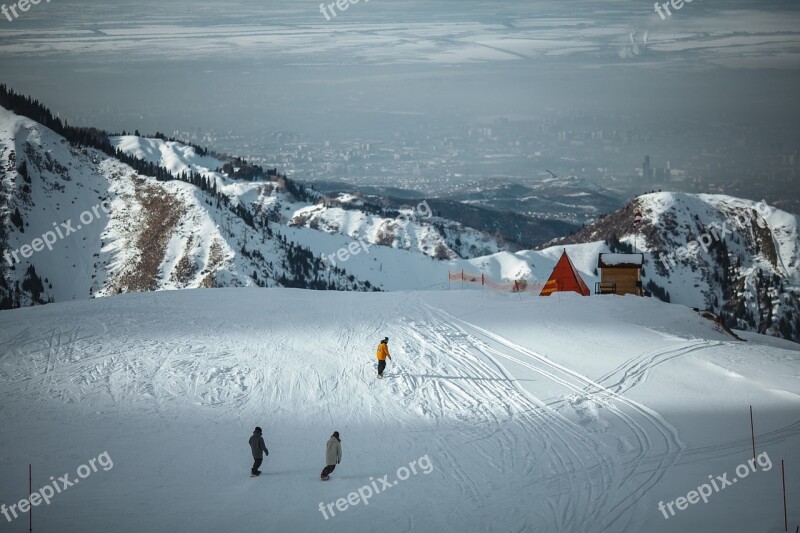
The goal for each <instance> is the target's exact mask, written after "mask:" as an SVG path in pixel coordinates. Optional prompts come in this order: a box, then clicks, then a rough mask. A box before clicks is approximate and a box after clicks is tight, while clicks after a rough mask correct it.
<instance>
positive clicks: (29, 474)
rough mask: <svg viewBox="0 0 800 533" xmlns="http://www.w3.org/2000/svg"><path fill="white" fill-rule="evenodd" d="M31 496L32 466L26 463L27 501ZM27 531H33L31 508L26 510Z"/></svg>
mask: <svg viewBox="0 0 800 533" xmlns="http://www.w3.org/2000/svg"><path fill="white" fill-rule="evenodd" d="M32 495H33V466H32V465H31V464H30V463H28V501H30V498H31V496H32ZM28 531H29V532H30V531H33V506H32V505H31V506H30V508H29V509H28Z"/></svg>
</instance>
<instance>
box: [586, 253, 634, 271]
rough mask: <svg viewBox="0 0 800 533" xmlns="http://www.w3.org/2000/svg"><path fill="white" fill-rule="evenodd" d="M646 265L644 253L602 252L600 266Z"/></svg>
mask: <svg viewBox="0 0 800 533" xmlns="http://www.w3.org/2000/svg"><path fill="white" fill-rule="evenodd" d="M642 265H644V254H642V253H637V254H600V255H599V256H598V257H597V266H598V268H638V269H641V268H642Z"/></svg>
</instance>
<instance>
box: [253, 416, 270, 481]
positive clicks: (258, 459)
mask: <svg viewBox="0 0 800 533" xmlns="http://www.w3.org/2000/svg"><path fill="white" fill-rule="evenodd" d="M249 442H250V450H251V451H252V452H253V468H252V469H251V470H250V473H251V474H253V475H254V476H258V475H261V470H259V469H258V467H260V466H261V463H263V462H264V458H263V456H262V452H263V453H264V454H266V455H269V450H267V445H266V444H264V437H262V436H261V428H260V427H258V426H256V429H255V431H253V436H252V437H250V441H249Z"/></svg>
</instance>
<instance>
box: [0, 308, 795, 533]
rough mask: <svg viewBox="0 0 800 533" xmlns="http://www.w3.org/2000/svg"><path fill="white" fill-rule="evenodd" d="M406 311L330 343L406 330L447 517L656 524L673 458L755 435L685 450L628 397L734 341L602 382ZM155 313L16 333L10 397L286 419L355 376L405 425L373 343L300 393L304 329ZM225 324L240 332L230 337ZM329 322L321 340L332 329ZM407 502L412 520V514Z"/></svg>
mask: <svg viewBox="0 0 800 533" xmlns="http://www.w3.org/2000/svg"><path fill="white" fill-rule="evenodd" d="M396 314H397V315H398V316H402V317H414V318H413V319H409V318H404V319H402V320H400V319H398V320H397V321H388V322H387V321H385V320H384V319H383V318H375V319H373V320H369V319H363V320H362V321H361V322H359V323H360V324H362V326H360V329H359V330H357V331H356V330H353V329H348V328H347V327H346V326H345V325H342V326H341V329H339V331H338V336H336V338H335V339H334V340H333V341H332V343H333V344H334V345H335V346H336V347H337V350H339V351H340V352H341V354H345V353H349V352H352V351H353V350H356V349H358V348H357V346H359V343H360V342H361V339H364V338H372V337H375V336H376V334H377V332H379V331H383V330H386V331H393V332H396V333H393V336H396V337H399V338H400V339H402V340H401V342H400V343H399V344H397V345H394V347H393V348H392V351H393V354H394V356H395V361H393V365H392V367H391V371H387V375H386V378H385V379H384V382H385V383H386V385H387V387H386V388H387V389H388V394H389V395H390V397H391V401H392V402H395V403H396V404H397V407H396V408H397V409H399V410H400V411H401V412H403V411H407V412H414V413H415V414H416V415H417V416H418V417H421V418H422V419H424V420H426V421H429V422H430V423H431V424H432V425H433V426H434V427H435V428H436V430H435V431H431V432H430V433H428V432H426V435H425V440H426V444H425V446H426V447H427V448H428V449H430V450H431V453H435V454H436V458H437V470H439V471H441V472H446V475H447V476H449V478H450V479H451V480H452V484H451V485H452V487H453V488H454V489H455V490H454V491H453V494H452V495H451V497H450V500H449V502H450V503H449V508H450V509H449V511H448V512H447V516H446V518H445V522H447V523H450V522H451V520H454V513H457V512H458V511H459V510H460V509H462V508H463V506H464V505H465V503H464V502H467V504H468V505H469V506H471V507H474V508H485V507H486V506H487V505H492V506H500V508H499V509H495V512H502V513H504V514H506V515H508V514H512V515H513V516H515V517H517V520H518V522H516V523H514V527H515V529H516V530H517V531H553V532H559V531H582V532H587V533H591V532H606V531H608V532H610V531H621V530H635V529H637V528H638V527H639V526H640V525H641V523H642V520H643V516H642V512H643V511H642V510H640V509H637V507H636V504H637V501H638V500H639V498H640V497H641V496H642V495H644V494H646V493H647V492H648V491H650V490H651V489H652V488H653V487H654V486H655V485H656V484H657V483H658V482H659V481H660V480H661V478H662V477H663V475H664V474H665V473H666V472H667V471H668V470H669V469H670V468H671V467H672V466H674V465H676V464H684V463H689V462H694V461H699V460H701V459H702V458H703V457H705V456H707V455H711V454H713V455H716V456H719V455H720V454H723V455H725V454H731V455H733V454H735V453H739V452H741V451H742V450H743V449H746V448H748V447H749V446H750V443H749V441H747V440H746V439H745V440H736V441H732V442H729V443H724V444H715V445H712V446H706V447H700V448H694V449H690V450H686V447H685V445H684V444H683V443H682V442H681V440H680V438H679V435H678V432H677V431H676V430H675V428H673V427H672V426H671V425H670V424H668V423H667V422H666V421H665V420H664V419H663V418H662V417H661V415H660V414H659V413H657V412H655V411H653V410H652V409H650V408H648V407H646V406H645V405H642V404H640V403H638V402H636V401H633V400H631V399H629V398H626V397H624V396H623V394H624V393H626V392H628V391H630V390H631V389H632V388H634V387H636V386H637V385H639V384H641V383H643V382H644V381H646V380H647V377H648V375H649V373H650V372H651V371H652V370H653V369H655V368H656V367H657V366H659V365H662V364H664V363H666V362H668V361H671V360H673V359H676V358H678V357H683V356H686V355H689V354H691V353H694V352H696V351H699V350H703V349H707V348H709V347H714V346H721V345H723V344H724V343H722V342H715V341H692V342H684V343H683V344H681V345H679V346H675V347H671V348H669V349H660V350H650V351H647V352H644V353H641V354H639V355H637V356H636V357H633V358H631V359H628V360H626V361H625V362H623V363H622V364H621V365H619V366H618V367H617V368H614V369H612V370H610V371H609V372H607V373H606V374H604V375H603V376H601V377H600V378H598V379H597V380H592V379H590V378H588V377H586V376H584V375H582V374H580V373H578V372H575V371H573V370H571V369H569V368H567V367H565V366H562V365H560V364H558V363H556V362H554V361H553V360H551V359H548V358H547V357H546V356H544V355H542V354H540V353H538V352H536V351H534V350H532V349H528V348H525V347H523V346H520V345H517V344H515V343H513V342H511V341H509V340H508V339H506V338H504V337H502V336H500V335H497V334H495V333H493V332H491V331H488V330H486V329H483V328H481V327H479V326H477V325H474V324H471V323H469V322H467V321H465V320H463V319H460V318H457V317H454V316H452V315H450V314H449V313H447V312H445V311H443V310H440V309H438V308H435V307H432V306H431V305H429V304H427V303H425V302H424V301H423V300H422V299H421V298H419V297H416V298H414V297H413V296H412V295H409V297H408V298H406V299H405V300H404V301H402V302H401V304H400V305H398V309H397V313H396ZM276 320H280V319H276ZM151 321H152V319H148V318H145V317H144V316H143V315H139V316H133V317H130V316H126V315H122V316H115V317H108V320H107V321H105V322H104V321H101V320H99V319H96V318H95V319H92V322H93V324H92V325H91V326H90V325H88V324H87V323H85V322H84V323H79V325H73V324H74V322H72V319H64V320H63V321H62V322H58V321H56V322H55V323H54V324H53V325H52V326H51V327H50V328H48V329H47V330H39V329H38V328H35V327H25V328H20V329H19V331H15V332H13V333H11V334H7V335H4V336H3V338H2V339H0V354H2V355H0V360H3V359H5V358H6V357H7V356H8V354H10V353H14V354H16V355H22V354H24V357H16V358H13V359H10V360H8V361H10V362H4V363H3V364H0V381H2V382H3V383H4V385H3V392H4V394H19V393H26V394H33V393H34V392H36V394H37V395H42V396H43V397H45V398H48V397H49V398H50V399H55V400H58V401H61V402H65V403H76V404H77V405H78V406H79V408H80V409H81V410H84V411H88V410H89V409H90V408H92V409H93V407H91V406H92V405H93V400H94V399H95V398H96V397H97V396H98V395H102V394H105V395H107V396H108V398H110V400H111V402H112V403H113V404H114V405H116V406H118V407H119V408H120V409H123V410H124V409H131V410H133V409H134V408H135V409H136V410H138V411H144V412H153V413H155V412H158V413H163V412H165V411H168V410H171V409H174V408H175V405H176V404H184V405H185V404H190V405H191V406H192V407H197V406H200V407H211V408H212V409H220V410H221V413H220V415H224V416H230V417H232V418H235V419H237V420H244V419H247V418H249V417H250V416H251V415H252V414H253V413H258V412H263V408H264V406H265V405H275V406H276V411H275V414H276V415H277V414H280V412H281V411H280V407H279V406H280V405H281V404H282V403H284V402H288V400H289V397H290V396H296V395H298V394H309V395H315V397H313V398H310V401H309V403H311V404H315V405H317V406H321V407H322V408H323V409H325V408H327V407H326V405H327V404H328V402H332V401H335V400H336V398H337V397H338V396H341V395H342V394H343V391H342V390H340V388H342V387H348V389H347V390H348V391H351V390H352V389H350V388H353V389H356V390H355V394H357V395H358V396H359V397H363V398H366V399H367V401H368V403H366V404H365V405H363V408H362V409H359V410H358V411H357V412H354V413H353V415H352V417H353V420H352V421H357V422H368V421H373V420H375V419H379V420H383V421H386V422H387V423H388V422H394V420H395V416H396V415H395V412H396V411H394V410H393V408H392V407H391V406H388V407H387V405H386V402H385V399H381V398H379V396H377V395H378V394H380V392H379V391H376V390H375V386H374V384H375V364H374V356H372V355H371V354H370V356H371V358H370V360H369V362H368V363H365V364H364V366H363V367H357V368H353V367H352V365H351V364H349V363H348V362H347V360H345V359H344V358H339V362H338V363H337V365H338V366H337V373H336V374H337V375H335V376H331V375H325V376H323V375H322V374H321V373H320V371H319V369H318V368H316V367H315V366H314V365H313V362H312V364H310V365H309V367H308V369H307V370H308V374H307V376H306V378H305V379H306V382H309V383H312V384H313V386H312V387H311V388H308V387H306V388H305V389H303V390H300V388H301V387H303V382H301V381H299V379H300V378H299V377H298V376H297V375H292V376H289V375H286V373H285V372H284V371H283V370H282V369H281V368H280V364H279V360H278V363H276V362H274V361H273V360H272V358H273V357H274V356H275V354H281V353H282V352H290V351H291V350H292V349H296V344H295V343H296V342H297V341H296V340H295V339H292V338H289V337H287V336H285V335H284V336H282V335H276V334H275V333H274V332H273V331H272V330H271V329H270V328H269V327H265V328H255V327H248V326H238V325H236V324H233V325H231V324H227V325H226V323H225V322H224V321H220V322H219V323H218V324H217V327H216V328H215V329H213V330H209V331H206V332H201V333H199V334H198V335H197V336H196V337H192V339H191V340H183V339H185V337H184V336H183V335H181V336H176V337H175V338H173V339H172V340H163V341H159V340H153V339H151V338H149V337H148V335H147V328H148V323H149V322H151ZM115 322H116V323H115ZM344 322H345V323H346V322H347V320H344ZM131 326H132V327H131ZM118 327H119V328H122V327H126V328H128V329H127V330H126V333H127V335H126V336H123V337H121V338H119V337H117V336H115V335H113V334H109V332H113V331H114V330H115V329H116V328H118ZM174 327H175V328H176V331H180V330H187V331H192V330H193V328H196V324H194V321H193V320H190V321H188V322H184V323H177V324H175V325H174ZM225 327H226V328H228V330H229V331H227V332H225V333H220V332H221V331H222V328H225ZM276 328H277V326H276ZM316 329H317V330H318V331H317V332H316V334H317V335H322V334H323V333H322V330H321V329H319V328H316ZM224 335H229V336H230V337H228V339H233V338H236V337H237V336H241V337H244V338H249V337H252V338H253V339H254V340H252V341H250V342H251V343H252V344H253V346H252V348H253V350H254V355H253V357H252V358H251V361H250V366H247V367H240V365H241V359H240V358H239V357H237V351H240V350H241V349H242V346H241V345H232V344H231V343H230V342H229V340H228V339H226V338H225V337H224ZM218 336H223V338H222V339H219V338H215V337H218ZM211 339H214V342H215V346H216V347H217V353H214V354H213V356H214V366H213V367H211V369H210V370H208V369H206V370H205V371H202V370H200V369H201V368H207V367H206V366H204V365H201V364H200V363H199V361H198V358H199V357H203V356H204V355H205V344H206V342H207V341H208V342H210V340H211ZM247 346H249V345H247ZM12 347H13V348H12ZM132 347H134V348H135V349H132ZM420 347H421V348H420ZM143 355H146V357H143ZM327 355H330V356H336V355H340V354H327ZM504 362H505V363H506V364H509V363H510V364H513V365H517V366H519V367H521V368H525V369H527V370H530V371H532V372H535V373H536V374H539V375H541V376H543V377H544V378H546V379H547V380H549V381H551V382H553V383H555V384H557V385H559V386H560V387H563V388H564V390H565V394H564V395H562V396H559V397H555V398H545V399H541V398H538V397H537V396H536V395H535V394H534V393H533V391H532V390H531V389H532V388H531V387H526V386H524V385H523V384H522V383H521V382H520V381H518V380H516V379H513V378H511V375H512V374H511V373H509V372H508V371H507V370H506V368H505V367H504V366H503V365H504ZM309 376H310V377H309ZM275 382H281V383H284V384H285V386H284V387H281V388H279V389H278V390H271V389H270V387H269V386H268V385H265V384H269V383H275ZM385 393H386V392H385ZM348 394H350V392H348ZM41 401H43V400H41ZM597 410H600V411H601V412H597V413H595V411H597ZM297 416H298V417H299V416H302V414H297ZM331 422H333V420H331ZM599 422H603V423H611V424H613V427H611V428H610V429H609V427H608V426H603V425H602V424H600V423H599ZM400 423H401V424H402V423H404V422H403V421H400ZM598 426H599V427H598ZM612 429H613V431H612ZM796 435H800V421H798V422H795V423H794V424H791V425H789V426H786V427H784V428H780V429H776V430H774V431H770V432H767V433H763V434H760V435H759V442H760V443H761V444H762V445H766V444H770V443H774V442H781V441H783V440H785V439H787V438H790V437H792V436H796ZM684 452H685V453H684ZM464 453H467V454H468V455H469V456H470V457H474V458H475V459H476V460H479V461H484V462H485V463H486V464H488V465H490V466H491V467H492V468H493V469H494V470H496V471H497V472H498V473H500V474H502V475H498V479H500V478H502V479H505V480H506V481H507V483H508V485H506V486H502V487H500V486H490V487H487V486H486V480H485V479H481V478H476V476H475V475H474V474H472V473H471V472H472V470H471V468H470V464H469V463H468V462H465V461H464V458H463V457H464ZM542 484H543V485H544V486H546V491H547V493H549V494H551V495H552V497H551V498H545V499H542V500H540V501H532V502H530V506H528V507H524V508H520V507H518V506H517V502H513V501H512V502H510V503H509V502H503V501H501V499H500V496H498V495H497V494H502V491H501V490H499V489H505V490H511V491H512V493H517V494H524V493H525V492H526V491H530V490H531V489H532V488H533V487H534V486H537V485H542ZM509 485H510V486H509ZM576 487H580V488H581V489H579V490H578V489H576ZM494 489H497V490H494ZM487 490H492V491H493V492H494V493H495V494H490V493H487ZM502 505H506V506H507V507H506V508H502ZM398 512H399V513H402V514H403V516H404V521H405V523H406V525H407V528H408V529H413V527H414V525H415V521H414V516H413V510H410V509H404V508H400V509H399V510H398Z"/></svg>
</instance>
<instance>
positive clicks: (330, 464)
mask: <svg viewBox="0 0 800 533" xmlns="http://www.w3.org/2000/svg"><path fill="white" fill-rule="evenodd" d="M341 460H342V441H341V439H340V438H339V432H338V431H334V432H333V435H331V438H330V439H328V445H327V446H326V447H325V463H326V465H327V466H325V468H323V469H322V473H320V475H319V478H320V479H321V480H322V481H328V480H329V479H330V473H331V472H333V471H334V470H335V469H336V465H338V464H339V462H340V461H341Z"/></svg>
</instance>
